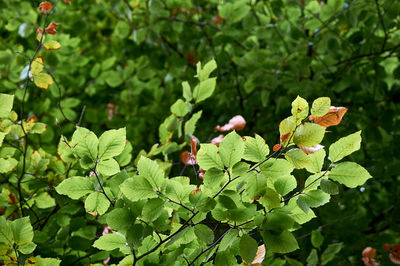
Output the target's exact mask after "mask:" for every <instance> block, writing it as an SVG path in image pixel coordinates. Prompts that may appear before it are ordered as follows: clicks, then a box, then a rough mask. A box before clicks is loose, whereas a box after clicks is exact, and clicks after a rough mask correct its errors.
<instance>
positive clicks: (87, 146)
mask: <svg viewBox="0 0 400 266" xmlns="http://www.w3.org/2000/svg"><path fill="white" fill-rule="evenodd" d="M98 144H99V140H98V139H97V136H96V135H95V134H94V133H93V132H92V131H90V130H88V129H86V128H83V127H76V130H75V132H74V134H73V135H72V141H71V144H70V146H71V147H72V148H73V149H74V153H75V154H77V155H78V156H79V157H80V158H82V157H83V156H84V155H87V156H89V157H90V158H91V159H92V160H96V159H97V152H98V150H97V146H98Z"/></svg>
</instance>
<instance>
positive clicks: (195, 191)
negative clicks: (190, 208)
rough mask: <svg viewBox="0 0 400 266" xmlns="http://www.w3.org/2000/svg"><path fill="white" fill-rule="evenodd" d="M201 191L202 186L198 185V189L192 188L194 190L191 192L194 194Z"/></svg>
mask: <svg viewBox="0 0 400 266" xmlns="http://www.w3.org/2000/svg"><path fill="white" fill-rule="evenodd" d="M199 191H201V187H197V188H196V189H194V190H192V191H191V192H190V194H192V195H194V194H196V193H197V192H199Z"/></svg>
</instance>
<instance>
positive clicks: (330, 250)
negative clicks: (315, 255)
mask: <svg viewBox="0 0 400 266" xmlns="http://www.w3.org/2000/svg"><path fill="white" fill-rule="evenodd" d="M342 248H343V243H335V244H330V245H329V246H328V247H327V248H326V249H325V250H324V252H323V253H322V255H321V265H326V264H328V262H330V261H331V260H333V259H334V258H335V255H336V254H337V253H339V251H340V250H341V249H342Z"/></svg>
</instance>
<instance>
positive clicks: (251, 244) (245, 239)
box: [239, 234, 258, 263]
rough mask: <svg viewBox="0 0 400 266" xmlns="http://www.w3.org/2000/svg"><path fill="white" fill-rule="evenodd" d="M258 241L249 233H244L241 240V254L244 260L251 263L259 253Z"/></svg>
mask: <svg viewBox="0 0 400 266" xmlns="http://www.w3.org/2000/svg"><path fill="white" fill-rule="evenodd" d="M257 248H258V245H257V241H255V240H254V239H253V238H252V237H250V236H249V235H247V234H244V235H242V237H241V238H240V242H239V254H240V256H241V257H242V259H243V260H244V261H246V262H247V263H251V262H252V261H253V259H254V257H255V256H256V253H257Z"/></svg>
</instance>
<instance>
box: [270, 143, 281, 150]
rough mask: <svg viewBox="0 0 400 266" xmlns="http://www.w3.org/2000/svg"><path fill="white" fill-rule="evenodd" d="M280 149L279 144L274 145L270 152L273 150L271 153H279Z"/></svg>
mask: <svg viewBox="0 0 400 266" xmlns="http://www.w3.org/2000/svg"><path fill="white" fill-rule="evenodd" d="M280 148H282V145H281V144H275V145H274V147H272V150H273V151H279V150H280Z"/></svg>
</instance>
